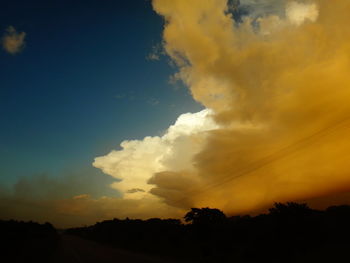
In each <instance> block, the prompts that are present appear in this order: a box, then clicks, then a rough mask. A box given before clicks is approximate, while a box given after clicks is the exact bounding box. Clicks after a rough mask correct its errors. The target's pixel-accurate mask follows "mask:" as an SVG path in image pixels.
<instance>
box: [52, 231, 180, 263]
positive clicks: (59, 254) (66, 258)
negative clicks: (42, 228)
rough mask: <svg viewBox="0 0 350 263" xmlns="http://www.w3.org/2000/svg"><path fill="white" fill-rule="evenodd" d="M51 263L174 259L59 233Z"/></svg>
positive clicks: (150, 262)
mask: <svg viewBox="0 0 350 263" xmlns="http://www.w3.org/2000/svg"><path fill="white" fill-rule="evenodd" d="M52 262H53V263H112V262H113V263H161V262H162V263H164V262H169V263H175V262H176V261H172V260H168V259H161V258H155V257H151V256H148V255H142V254H137V253H133V252H130V251H126V250H122V249H116V248H112V247H108V246H104V245H102V244H99V243H96V242H94V241H90V240H85V239H82V238H79V237H76V236H72V235H66V234H63V235H61V242H60V245H59V247H58V248H57V251H56V253H55V254H54V256H53V260H52Z"/></svg>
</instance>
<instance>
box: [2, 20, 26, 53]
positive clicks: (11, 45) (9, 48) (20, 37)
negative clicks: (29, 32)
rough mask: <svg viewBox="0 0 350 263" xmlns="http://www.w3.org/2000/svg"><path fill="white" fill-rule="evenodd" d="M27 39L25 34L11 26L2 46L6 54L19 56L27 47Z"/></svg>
mask: <svg viewBox="0 0 350 263" xmlns="http://www.w3.org/2000/svg"><path fill="white" fill-rule="evenodd" d="M25 37H26V33H25V32H17V30H16V29H15V28H14V27H13V26H9V27H8V28H7V29H6V32H5V34H4V36H3V37H2V46H3V48H4V50H5V51H6V52H8V53H10V54H13V55H14V54H17V53H19V52H21V51H22V50H23V48H24V46H25V41H24V39H25Z"/></svg>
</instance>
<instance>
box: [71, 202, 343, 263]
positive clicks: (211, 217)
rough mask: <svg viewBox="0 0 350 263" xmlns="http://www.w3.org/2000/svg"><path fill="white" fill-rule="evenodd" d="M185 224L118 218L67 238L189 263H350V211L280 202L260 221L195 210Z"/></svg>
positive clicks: (174, 220) (80, 229) (83, 228)
mask: <svg viewBox="0 0 350 263" xmlns="http://www.w3.org/2000/svg"><path fill="white" fill-rule="evenodd" d="M184 219H185V221H186V222H187V223H182V222H181V221H180V220H177V219H165V220H164V219H163V220H162V219H158V218H154V219H149V220H134V219H128V218H127V219H124V220H120V219H113V220H107V221H103V222H99V223H96V224H95V225H92V226H88V227H80V228H71V229H68V230H67V233H69V234H74V235H78V236H80V237H83V238H87V239H91V240H94V241H97V242H101V243H104V244H108V245H111V246H116V247H119V248H125V249H128V250H134V251H137V252H142V253H149V254H156V255H162V256H165V257H169V258H174V259H180V260H181V261H185V260H186V261H188V262H264V261H265V260H267V261H269V262H283V263H285V262H298V263H299V262H308V263H309V262H350V255H349V253H348V251H349V250H350V206H333V207H329V208H328V209H327V210H325V211H319V210H313V209H310V208H309V207H308V206H307V205H306V204H297V203H286V204H281V203H277V204H275V206H274V207H273V208H271V209H270V210H269V212H268V213H267V214H262V215H259V216H255V217H251V216H234V217H226V216H225V215H224V213H223V212H221V211H220V210H218V209H211V208H200V209H199V208H192V209H191V211H190V212H188V213H187V214H186V215H185V217H184Z"/></svg>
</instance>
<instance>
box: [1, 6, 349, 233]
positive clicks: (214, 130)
mask: <svg viewBox="0 0 350 263" xmlns="http://www.w3.org/2000/svg"><path fill="white" fill-rule="evenodd" d="M349 10H350V3H348V1H347V0H339V1H337V2H331V1H327V0H259V1H258V0H240V1H239V0H229V1H228V0H205V1H203V0H193V1H185V0H153V1H151V0H133V1H102V2H101V1H92V0H91V1H79V0H78V1H74V2H72V1H30V2H28V1H11V2H8V3H6V4H4V5H3V7H2V8H1V10H0V30H1V35H2V37H1V46H2V49H1V52H0V63H1V64H0V68H1V71H0V74H1V80H2V83H1V86H0V87H1V88H0V112H1V114H0V118H1V123H2V128H1V130H0V145H1V147H0V157H1V160H2V162H1V166H0V176H1V177H0V207H1V209H0V210H1V211H2V213H1V214H0V216H1V217H6V218H17V219H24V220H29V219H32V220H37V221H51V222H53V223H54V224H55V225H56V226H59V227H66V226H76V225H82V224H91V223H94V222H96V221H97V220H104V219H110V218H113V217H119V218H125V217H130V218H150V217H162V218H167V217H181V216H183V215H184V213H185V211H186V210H187V209H189V208H190V207H207V206H209V207H216V208H219V209H221V210H223V211H224V212H225V213H227V214H230V215H236V214H244V213H248V214H254V213H257V212H261V211H265V210H266V209H267V208H268V207H270V206H271V205H272V204H273V203H274V202H287V201H306V202H308V203H309V204H310V205H311V206H313V207H315V208H324V207H327V206H328V205H334V204H340V203H350V194H348V191H349V189H350V179H349V178H350V177H349V175H348V171H347V170H348V163H349V160H350V156H349V152H350V151H349V150H350V149H349V148H350V144H349V142H348V140H347V135H348V133H349V124H348V122H349V121H348V116H349V113H350V108H349V106H348V101H349V99H350V92H349V91H350V89H349V88H350V87H349V83H350V77H349V76H348V69H349V66H350V64H349V57H348V54H349V53H348V51H349V50H348V47H349V44H350V31H349V29H348V26H347V25H348V22H350V21H348V20H349V18H348V15H347V14H348V11H349Z"/></svg>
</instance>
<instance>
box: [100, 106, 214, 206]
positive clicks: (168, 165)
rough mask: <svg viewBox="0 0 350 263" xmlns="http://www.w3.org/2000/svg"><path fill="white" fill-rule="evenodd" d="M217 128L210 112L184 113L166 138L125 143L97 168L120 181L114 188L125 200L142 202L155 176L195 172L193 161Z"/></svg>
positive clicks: (166, 134) (102, 159)
mask: <svg viewBox="0 0 350 263" xmlns="http://www.w3.org/2000/svg"><path fill="white" fill-rule="evenodd" d="M217 127H218V126H217V125H216V124H215V123H214V121H213V120H212V118H211V111H210V110H203V111H201V112H198V113H193V114H192V113H186V114H182V115H181V116H179V118H178V119H177V121H176V122H175V124H174V125H172V126H170V127H169V128H168V130H167V131H166V132H165V134H164V135H163V136H154V137H145V138H144V139H143V140H132V141H123V142H122V143H121V145H120V146H121V150H114V151H112V152H110V153H109V154H107V155H105V156H101V157H97V158H95V161H94V163H93V166H94V167H96V168H99V169H101V170H102V171H103V172H104V173H106V174H108V175H111V176H113V177H114V178H117V179H119V180H120V182H116V183H114V184H113V187H114V188H115V189H117V190H118V191H119V192H121V193H122V194H123V196H124V199H142V198H144V197H147V196H150V194H149V191H150V190H151V188H152V187H153V186H152V185H151V184H149V180H150V179H151V178H152V177H153V175H154V174H155V173H159V172H162V171H164V170H168V169H169V170H175V171H177V170H178V169H180V170H183V169H193V164H192V158H193V156H194V155H195V154H197V153H198V152H199V151H200V150H201V149H202V147H203V144H202V142H203V141H204V140H205V137H206V132H207V131H210V130H213V129H216V128H217ZM134 189H142V190H143V191H134Z"/></svg>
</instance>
